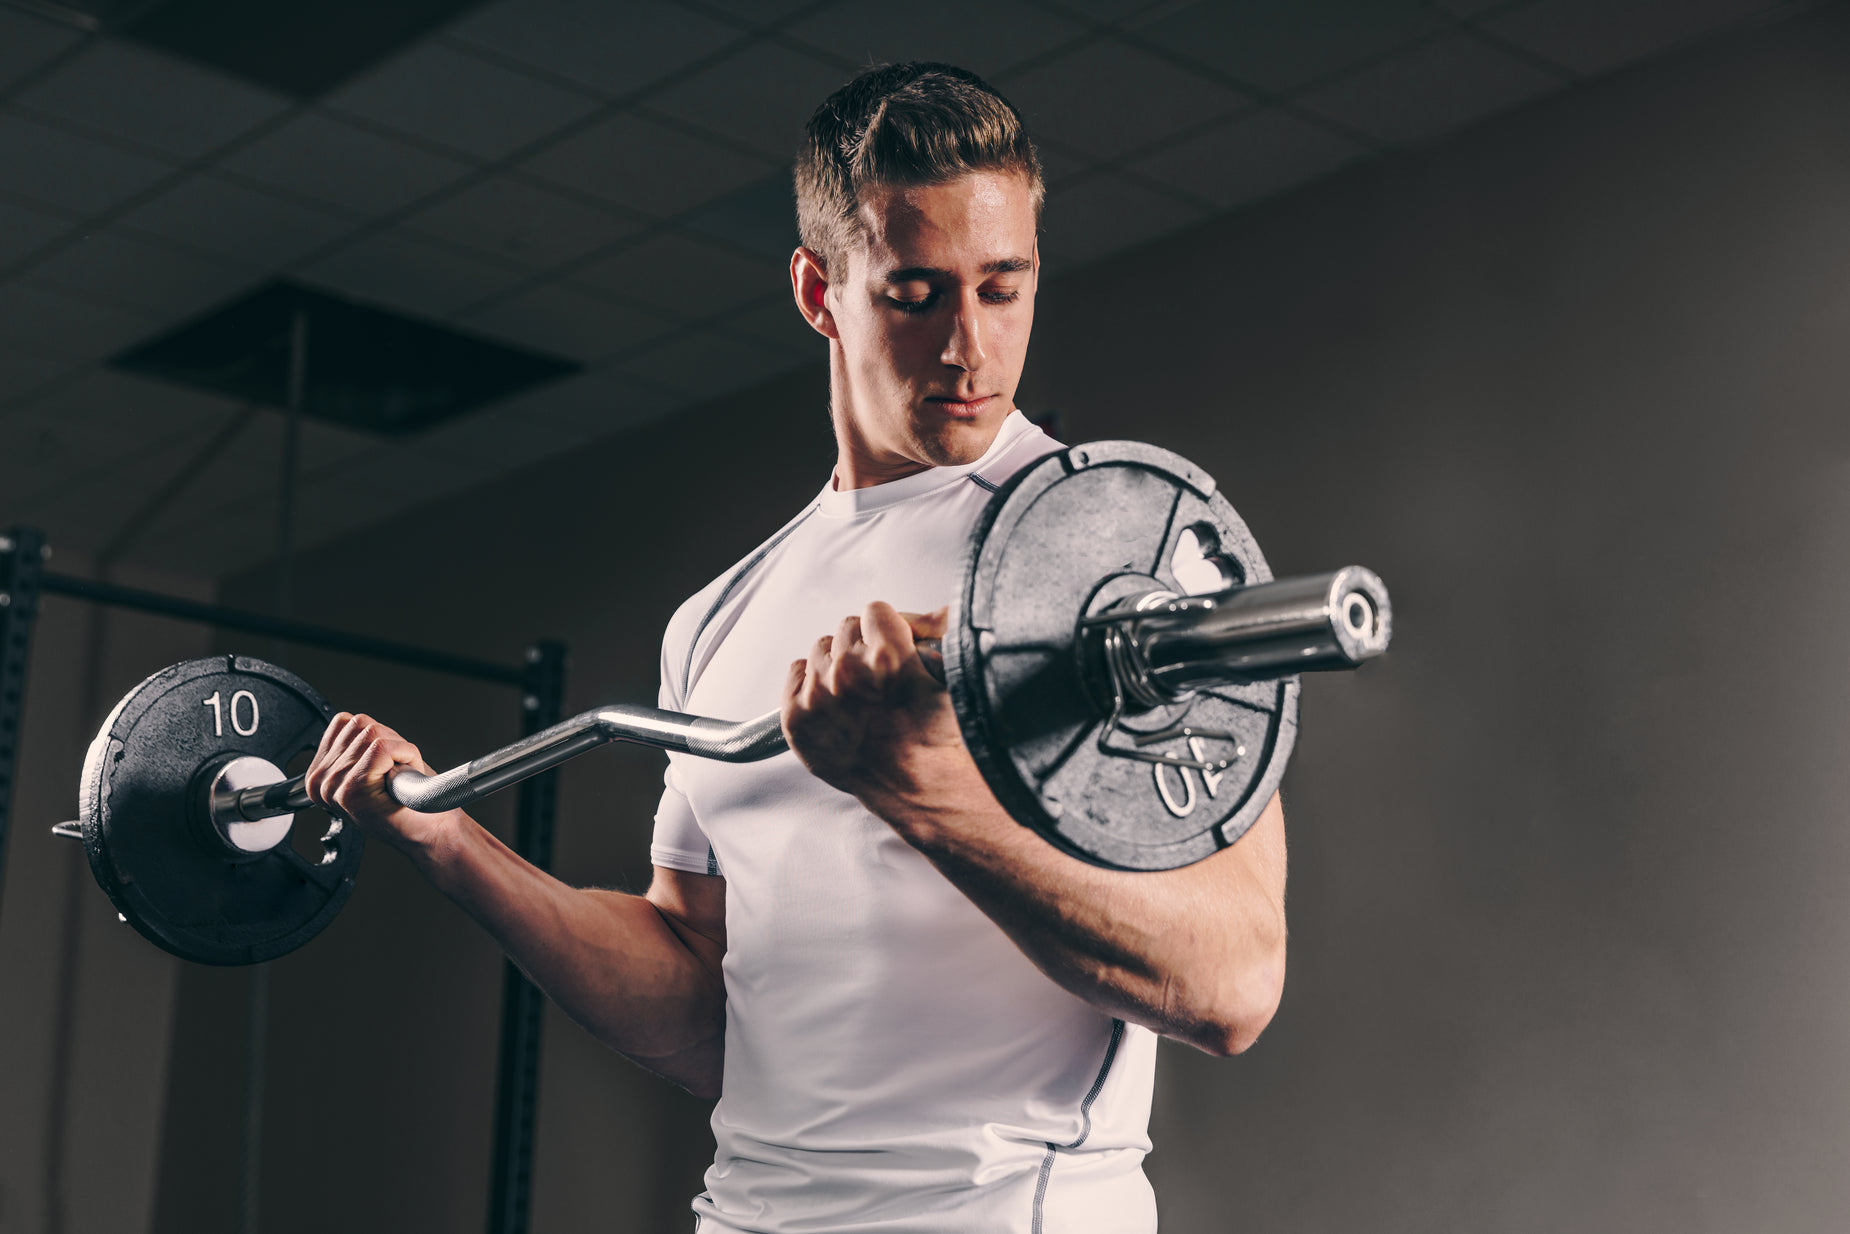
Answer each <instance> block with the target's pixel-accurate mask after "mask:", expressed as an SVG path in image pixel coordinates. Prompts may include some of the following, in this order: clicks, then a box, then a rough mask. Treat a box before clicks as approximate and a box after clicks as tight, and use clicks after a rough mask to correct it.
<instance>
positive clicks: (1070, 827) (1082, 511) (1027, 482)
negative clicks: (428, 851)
mask: <svg viewBox="0 0 1850 1234" xmlns="http://www.w3.org/2000/svg"><path fill="white" fill-rule="evenodd" d="M1391 634H1392V614H1391V609H1390V605H1389V602H1388V595H1387V590H1386V588H1385V587H1383V586H1382V584H1381V581H1380V579H1378V578H1377V577H1376V576H1375V575H1374V574H1373V573H1372V572H1371V571H1369V570H1366V569H1364V568H1362V567H1360V566H1348V567H1345V568H1344V569H1341V570H1336V571H1333V572H1331V573H1328V574H1319V575H1312V576H1308V577H1303V578H1293V579H1285V580H1278V581H1274V580H1273V579H1272V577H1271V571H1270V570H1269V569H1268V567H1267V566H1266V562H1265V559H1264V557H1263V556H1262V555H1261V553H1260V551H1259V547H1258V545H1257V544H1256V543H1255V542H1254V541H1253V538H1252V536H1251V534H1250V533H1249V532H1248V531H1247V529H1246V525H1245V524H1244V523H1243V522H1242V521H1241V520H1240V517H1239V515H1237V514H1236V513H1235V512H1234V510H1233V507H1232V506H1231V505H1229V504H1228V502H1227V501H1226V499H1225V498H1224V497H1222V496H1221V495H1220V494H1219V492H1218V491H1217V490H1216V488H1215V484H1214V481H1213V480H1212V478H1211V477H1209V476H1208V475H1207V473H1205V472H1204V471H1202V470H1201V469H1200V468H1198V467H1196V466H1194V464H1192V463H1189V462H1188V461H1187V460H1185V459H1183V458H1181V457H1179V456H1178V455H1175V454H1171V453H1169V452H1168V451H1165V450H1160V449H1158V448H1156V447H1154V446H1148V445H1144V444H1141V443H1138V442H1095V443H1092V444H1089V445H1085V446H1076V447H1073V448H1072V449H1070V450H1067V451H1064V452H1062V453H1059V454H1054V455H1050V456H1048V457H1047V458H1045V459H1042V460H1041V461H1039V462H1038V463H1036V464H1034V465H1032V466H1030V467H1028V468H1026V469H1024V470H1023V471H1022V472H1021V473H1020V474H1018V475H1017V476H1016V477H1015V479H1014V480H1012V481H1011V482H1010V483H1009V484H1007V485H1005V486H1004V487H1003V488H1002V490H1001V491H1000V492H998V493H997V494H996V495H995V497H994V498H993V499H992V500H991V502H990V504H989V506H988V508H987V509H986V511H985V513H984V516H983V518H982V520H981V521H980V522H979V524H978V526H977V528H976V530H975V533H974V534H973V536H972V538H971V542H970V546H969V549H968V552H967V554H966V557H965V565H964V578H963V588H962V592H961V595H960V597H959V600H958V603H957V604H955V605H954V606H953V612H952V619H951V622H950V624H949V628H948V629H947V631H946V635H945V638H944V640H943V642H942V644H941V645H937V644H935V643H934V641H933V640H923V641H922V642H921V645H920V649H919V650H920V659H921V660H922V661H923V662H924V664H925V666H926V667H927V669H929V670H931V671H932V672H933V675H934V676H936V677H938V679H939V680H941V681H942V682H944V684H945V685H946V687H947V688H948V690H949V691H950V695H951V701H952V705H953V707H954V709H955V711H956V714H957V719H958V723H959V725H960V727H961V729H962V732H963V737H964V742H965V744H966V746H968V748H969V750H970V753H971V755H972V757H973V758H974V760H975V762H976V764H977V766H978V768H979V769H980V770H981V771H982V773H983V776H984V778H985V780H986V781H987V782H988V784H989V787H990V789H991V790H992V791H993V792H994V793H995V795H996V797H997V799H998V800H999V801H1000V802H1001V804H1002V805H1003V807H1004V808H1005V809H1007V810H1008V812H1009V813H1010V814H1011V815H1012V816H1013V817H1014V818H1015V819H1016V820H1017V821H1019V822H1020V823H1022V824H1023V825H1024V826H1027V827H1030V828H1032V829H1034V830H1035V831H1037V832H1039V833H1040V834H1041V835H1042V836H1044V837H1045V838H1047V839H1048V840H1049V841H1050V842H1052V843H1053V844H1055V845H1056V846H1058V847H1059V848H1061V849H1063V850H1065V851H1066V852H1068V853H1070V854H1072V855H1074V856H1077V857H1079V858H1082V859H1084V860H1086V861H1090V862H1093V863H1094V864H1097V865H1102V866H1108V867H1114V868H1119V869H1126V870H1164V869H1173V868H1175V867H1178V866H1182V865H1187V864H1189V863H1191V862H1195V861H1199V860H1201V859H1202V858H1204V857H1207V856H1209V855H1210V854H1212V853H1214V852H1215V851H1217V850H1219V849H1221V848H1223V847H1226V846H1227V845H1229V844H1232V843H1234V842H1235V841H1237V840H1238V839H1239V838H1240V836H1241V835H1243V834H1244V833H1245V831H1246V829H1247V828H1248V827H1250V826H1251V825H1252V823H1253V821H1254V820H1255V819H1256V818H1257V817H1258V815H1259V813H1260V811H1261V810H1263V809H1264V808H1265V805H1266V803H1267V802H1268V801H1270V799H1271V797H1272V794H1273V792H1274V791H1275V790H1276V789H1277V787H1278V782H1279V779H1280V777H1281V776H1282V775H1283V774H1284V768H1285V764H1286V762H1287V761H1288V760H1289V758H1290V754H1291V749H1292V745H1293V743H1294V741H1295V738H1296V732H1297V709H1298V677H1297V675H1298V674H1299V673H1301V672H1304V671H1322V670H1332V669H1349V668H1353V667H1355V666H1356V665H1358V664H1360V663H1361V662H1363V661H1364V660H1367V659H1370V658H1372V657H1374V656H1377V655H1380V654H1381V653H1382V652H1383V651H1385V650H1386V649H1387V646H1388V642H1389V639H1390V637H1391ZM332 711H333V709H332V708H331V707H329V705H328V704H327V702H326V700H324V699H323V698H322V697H321V696H320V695H319V694H318V693H316V692H315V691H314V689H313V688H312V687H310V686H309V685H308V684H307V683H306V682H304V681H302V680H301V679H300V678H298V677H296V676H294V675H293V674H291V673H288V672H286V671H285V670H283V669H280V668H278V667H276V666H275V665H272V664H267V663H265V662H264V661H261V660H256V659H252V658H249V657H244V656H235V655H233V656H214V657H208V658H205V659H200V660H190V661H186V662H184V663H181V664H176V665H173V666H171V667H169V668H166V669H163V670H162V671H160V672H158V673H155V674H154V675H153V676H151V677H149V678H148V679H147V680H146V681H144V682H142V683H141V684H140V685H138V686H137V687H135V689H133V690H131V691H130V692H129V693H128V695H126V696H125V697H124V698H123V699H122V701H121V702H120V703H118V704H117V705H116V707H115V709H114V710H113V711H112V712H111V713H110V715H109V717H108V719H106V720H105V721H104V723H103V726H102V728H101V730H100V731H99V732H98V733H97V735H96V738H95V740H94V741H93V742H92V743H91V746H90V749H89V752H88V755H87V757H86V759H85V763H84V773H83V783H82V788H81V791H80V808H79V816H80V817H79V820H78V826H77V827H76V828H74V829H72V831H71V832H69V833H70V834H80V835H81V837H82V839H83V842H84V847H85V850H86V852H87V853H88V855H89V859H90V865H91V869H92V871H93V873H94V874H95V875H96V878H97V881H98V883H99V884H100V885H101V886H102V887H103V889H104V891H105V892H107V893H108V895H109V897H110V899H111V900H112V901H114V903H115V905H116V907H117V909H118V911H120V912H121V913H122V915H123V917H124V918H125V919H126V920H127V921H129V922H130V923H131V924H132V925H134V927H135V928H136V929H137V930H138V931H140V932H141V933H142V934H143V935H144V936H146V937H147V938H149V939H150V940H152V941H153V942H155V943H156V944H157V945H159V946H161V947H163V948H165V949H166V950H168V951H170V952H173V953H174V954H175V955H179V956H181V957H183V958H186V959H191V960H196V961H199V962H202V963H208V964H239V963H255V962H258V961H261V960H265V959H270V958H273V957H275V956H279V955H283V954H285V953H287V952H289V951H292V950H294V949H295V948H296V947H299V946H301V945H302V943H304V942H306V941H308V939H310V938H312V937H314V935H315V934H316V933H318V932H319V931H320V930H321V929H322V928H323V927H325V926H326V925H327V923H328V922H329V921H331V920H332V919H333V917H334V915H335V914H336V913H338V912H339V910H340V908H341V906H342V904H344V903H345V901H346V899H347V896H348V895H349V894H350V893H351V892H352V889H353V879H354V876H355V874H356V873H357V870H358V865H359V859H360V853H361V850H362V848H363V839H362V837H361V835H360V834H359V832H358V830H357V829H354V828H349V827H344V826H342V824H341V822H340V821H339V820H338V819H337V820H335V821H334V823H333V826H332V827H331V829H330V830H329V832H328V833H327V835H325V836H324V837H323V838H322V853H321V854H320V857H319V859H318V860H317V859H313V858H310V857H304V856H303V855H301V854H300V853H298V852H297V851H296V850H295V848H294V846H293V845H292V844H290V843H289V842H288V838H289V832H290V828H291V825H292V822H293V818H294V815H295V812H296V811H298V810H301V809H305V808H307V807H308V806H309V805H310V804H311V803H310V802H309V800H308V796H307V794H306V792H305V790H304V788H303V783H302V777H300V776H297V777H294V778H290V777H287V776H286V775H285V773H284V772H283V770H282V768H283V767H284V766H286V765H287V764H288V763H289V761H290V760H291V759H292V758H295V757H296V756H298V755H299V754H301V753H302V752H303V751H305V750H311V751H312V750H313V749H314V748H315V746H316V745H317V744H318V742H319V740H320V737H321V734H322V732H323V730H324V729H325V728H326V726H327V722H328V719H329V717H330V716H331V715H332ZM613 741H626V742H633V743H637V744H641V745H648V746H654V747H657V748H659V749H664V750H672V751H678V752H681V753H685V754H690V755H696V756H699V757H703V758H714V759H722V760H727V761H732V762H748V761H754V760H757V759H763V758H769V757H772V756H774V755H776V754H779V753H782V752H783V751H784V750H785V749H786V748H787V746H786V743H785V740H784V735H783V731H782V729H781V727H780V725H779V722H778V715H777V713H776V712H771V713H769V714H767V715H763V716H760V717H757V718H755V719H750V720H744V721H738V722H731V721H725V720H717V719H711V718H708V717H704V716H694V715H685V714H682V713H679V712H671V711H665V710H661V709H658V708H654V707H642V706H633V705H629V704H616V705H612V706H606V707H599V708H596V709H593V710H591V711H587V712H584V713H583V714H581V715H578V716H574V717H573V718H571V719H569V720H566V721H564V722H563V723H560V724H557V725H554V726H553V727H552V728H549V729H546V730H544V731H543V732H539V733H536V734H533V735H532V736H530V737H526V738H524V739H522V740H520V741H517V742H514V743H513V744H511V745H508V746H504V747H502V748H501V749H498V750H495V751H492V752H491V753H489V754H485V755H483V756H482V757H480V758H477V759H474V760H472V761H470V762H468V763H464V764H461V765H459V766H456V767H453V768H451V769H449V770H447V771H443V772H440V773H438V774H435V775H429V776H427V775H423V774H421V773H419V772H416V771H411V770H401V771H399V772H397V773H396V774H395V775H394V776H393V777H392V779H391V780H390V782H389V784H388V791H389V793H390V795H391V796H392V798H393V799H394V800H396V801H397V802H398V803H399V804H401V805H404V806H406V807H408V808H411V809H414V810H420V811H438V810H446V809H453V808H458V807H461V806H466V805H469V804H471V803H472V802H475V801H478V800H480V799H481V798H483V797H486V796H487V795H489V794H490V793H493V792H496V791H498V790H500V789H502V788H505V787H507V786H508V785H511V784H514V783H517V782H518V781H520V780H523V779H526V778H527V777H528V776H532V775H535V774H538V773H539V772H542V771H545V770H548V769H550V768H553V767H556V766H558V765H559V764H561V763H563V762H565V761H567V760H568V759H571V758H575V757H577V756H578V755H579V754H582V753H584V752H585V751H587V750H591V749H594V748H596V747H598V746H601V745H605V744H608V743H610V742H613Z"/></svg>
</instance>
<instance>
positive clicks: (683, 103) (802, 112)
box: [649, 43, 854, 163]
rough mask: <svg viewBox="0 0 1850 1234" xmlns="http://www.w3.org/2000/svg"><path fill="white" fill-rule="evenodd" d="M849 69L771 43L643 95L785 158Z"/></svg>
mask: <svg viewBox="0 0 1850 1234" xmlns="http://www.w3.org/2000/svg"><path fill="white" fill-rule="evenodd" d="M853 76H854V74H853V73H852V72H849V71H845V70H843V69H840V68H838V67H836V66H835V65H832V64H826V63H824V62H823V61H821V60H818V59H816V58H815V57H814V56H806V55H803V54H802V53H801V52H796V51H792V50H790V49H789V48H787V47H783V46H781V45H779V44H776V43H754V44H752V45H751V46H750V47H749V48H747V49H746V50H745V51H743V52H740V53H738V54H737V55H732V56H728V57H726V58H725V60H723V61H721V62H720V63H719V64H716V65H714V66H713V67H712V68H709V69H707V70H706V71H705V72H702V73H699V74H697V75H695V76H693V77H690V78H688V79H687V80H685V81H681V82H677V83H675V84H674V85H672V86H670V87H668V88H667V89H666V90H664V91H662V92H661V93H660V94H656V95H652V96H650V98H649V106H650V108H651V109H653V110H655V111H659V112H663V113H666V114H667V115H671V116H674V117H676V118H677V119H680V120H686V121H688V122H689V123H692V124H698V125H700V126H701V127H703V128H705V129H706V130H707V131H709V132H713V133H724V134H726V135H727V136H729V137H734V138H737V139H738V140H740V141H743V142H745V143H746V144H747V145H750V146H752V147H753V148H755V149H757V150H759V151H760V152H762V153H763V154H765V155H767V156H768V157H770V158H772V159H774V160H776V161H777V162H778V163H784V162H787V161H789V159H791V158H792V157H793V156H794V155H795V154H796V150H797V146H798V145H799V144H800V143H801V142H802V140H803V126H804V125H805V124H807V123H808V122H809V117H810V115H811V113H813V112H814V111H815V110H816V108H817V107H818V106H819V105H820V104H821V103H822V100H823V99H825V98H827V97H828V96H829V95H830V94H833V93H834V92H835V90H836V89H837V88H839V87H840V86H841V85H842V84H843V83H845V82H846V81H848V79H849V78H851V77H853Z"/></svg>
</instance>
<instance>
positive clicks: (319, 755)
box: [302, 711, 357, 806]
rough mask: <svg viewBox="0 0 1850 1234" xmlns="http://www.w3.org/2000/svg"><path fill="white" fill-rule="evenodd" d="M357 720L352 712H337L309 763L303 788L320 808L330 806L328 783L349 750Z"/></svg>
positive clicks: (304, 776)
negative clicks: (341, 758) (352, 731)
mask: <svg viewBox="0 0 1850 1234" xmlns="http://www.w3.org/2000/svg"><path fill="white" fill-rule="evenodd" d="M355 719H357V717H356V716H354V714H353V713H352V712H350V711H341V712H336V713H335V715H334V718H333V719H331V720H329V721H328V726H327V728H325V729H323V730H322V732H321V744H320V745H319V746H317V747H316V749H315V757H314V758H313V759H312V760H311V761H310V762H309V765H308V770H307V771H306V772H305V773H304V774H303V776H302V788H303V790H304V791H305V792H307V793H308V799H309V800H310V801H312V802H314V803H315V804H316V805H318V806H326V805H327V804H328V798H327V789H328V781H329V778H330V776H331V775H332V773H333V770H334V768H335V766H336V765H337V764H338V763H339V761H340V756H341V752H342V751H344V750H345V749H346V748H347V740H348V733H349V731H350V730H351V729H352V727H353V723H354V721H355Z"/></svg>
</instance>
